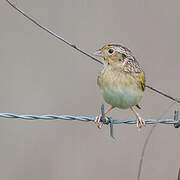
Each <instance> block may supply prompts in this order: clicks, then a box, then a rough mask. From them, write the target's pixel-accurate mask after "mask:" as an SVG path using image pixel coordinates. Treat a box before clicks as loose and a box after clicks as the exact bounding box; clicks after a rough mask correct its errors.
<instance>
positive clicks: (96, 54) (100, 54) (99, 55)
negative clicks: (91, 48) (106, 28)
mask: <svg viewBox="0 0 180 180" xmlns="http://www.w3.org/2000/svg"><path fill="white" fill-rule="evenodd" d="M93 55H94V56H97V57H103V54H102V50H101V49H99V50H97V51H95V52H94V53H93Z"/></svg>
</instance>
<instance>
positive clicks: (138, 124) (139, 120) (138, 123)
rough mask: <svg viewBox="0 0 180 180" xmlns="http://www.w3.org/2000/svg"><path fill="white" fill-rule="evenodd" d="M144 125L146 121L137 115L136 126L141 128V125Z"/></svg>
mask: <svg viewBox="0 0 180 180" xmlns="http://www.w3.org/2000/svg"><path fill="white" fill-rule="evenodd" d="M145 126H146V123H145V121H144V119H143V118H141V117H140V116H138V117H137V128H139V129H140V128H142V127H145Z"/></svg>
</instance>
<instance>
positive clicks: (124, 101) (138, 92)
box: [97, 68, 143, 109]
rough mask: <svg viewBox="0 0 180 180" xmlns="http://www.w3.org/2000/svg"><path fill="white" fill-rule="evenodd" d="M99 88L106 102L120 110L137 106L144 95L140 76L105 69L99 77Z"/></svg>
mask: <svg viewBox="0 0 180 180" xmlns="http://www.w3.org/2000/svg"><path fill="white" fill-rule="evenodd" d="M138 80H139V81H138ZM97 82H98V86H99V88H100V90H101V93H102V95H103V97H104V100H105V101H106V102H107V103H108V104H110V105H112V106H114V107H118V108H120V109H128V108H129V107H132V106H135V105H137V104H138V103H139V102H140V100H141V98H142V95H143V90H142V88H141V85H140V84H139V82H140V76H139V75H138V74H136V73H125V72H121V71H115V70H113V71H112V69H111V68H104V69H103V70H102V71H101V73H100V75H99V76H98V81H97Z"/></svg>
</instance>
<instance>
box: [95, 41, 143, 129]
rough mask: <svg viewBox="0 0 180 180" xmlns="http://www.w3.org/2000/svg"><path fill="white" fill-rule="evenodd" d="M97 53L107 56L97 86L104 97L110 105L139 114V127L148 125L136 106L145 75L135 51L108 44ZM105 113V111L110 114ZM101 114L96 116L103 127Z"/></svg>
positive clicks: (141, 91) (97, 54)
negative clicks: (133, 52)
mask: <svg viewBox="0 0 180 180" xmlns="http://www.w3.org/2000/svg"><path fill="white" fill-rule="evenodd" d="M95 55H96V56H99V57H102V58H103V59H104V68H103V70H102V71H101V72H100V74H99V76H98V80H97V83H98V86H99V88H100V90H101V93H102V95H103V97H104V100H105V101H106V102H107V103H108V104H110V105H111V108H110V109H109V110H107V112H109V111H110V110H111V109H113V108H115V107H117V108H120V109H128V108H130V109H131V110H132V112H133V113H134V114H135V115H136V118H137V126H138V127H139V128H141V127H142V126H143V125H145V122H144V120H143V119H142V118H141V117H140V116H139V115H138V113H137V112H136V111H135V110H134V109H133V106H137V107H138V108H140V106H139V102H140V101H141V99H142V96H143V92H144V90H145V74H144V71H143V70H142V68H141V66H140V65H139V63H138V61H137V60H136V59H135V57H134V56H133V54H132V52H131V51H130V50H129V49H128V48H126V47H124V46H122V45H117V44H109V45H106V46H104V47H103V48H101V49H99V50H98V51H96V54H95ZM107 112H106V113H107ZM100 118H101V117H100V116H98V118H97V121H96V123H97V126H98V127H99V128H100V127H101V125H100V123H99V121H100Z"/></svg>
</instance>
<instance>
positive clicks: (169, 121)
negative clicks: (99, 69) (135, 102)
mask: <svg viewBox="0 0 180 180" xmlns="http://www.w3.org/2000/svg"><path fill="white" fill-rule="evenodd" d="M0 117H3V118H16V119H25V120H39V119H42V120H58V119H62V120H78V121H82V122H89V121H95V119H96V118H94V117H87V116H72V115H53V114H47V115H17V114H13V113H0ZM107 119H110V117H107ZM111 121H112V122H113V124H122V123H125V124H136V120H133V119H132V120H131V119H128V120H118V119H112V120H111ZM145 122H146V124H157V123H161V124H178V123H179V120H174V119H161V120H155V119H147V120H145ZM109 123H110V121H109V122H108V123H107V122H106V123H105V124H109Z"/></svg>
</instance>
